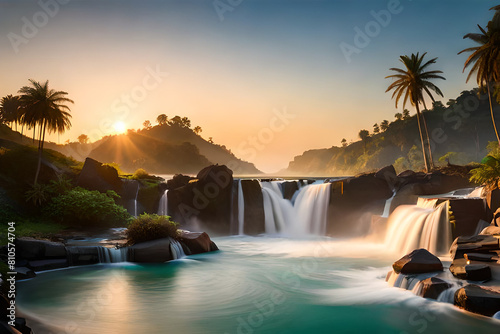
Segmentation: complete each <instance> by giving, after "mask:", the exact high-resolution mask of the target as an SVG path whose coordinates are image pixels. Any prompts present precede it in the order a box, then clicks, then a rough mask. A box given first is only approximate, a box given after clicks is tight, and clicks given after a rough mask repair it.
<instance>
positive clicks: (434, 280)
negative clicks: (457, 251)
mask: <svg viewBox="0 0 500 334" xmlns="http://www.w3.org/2000/svg"><path fill="white" fill-rule="evenodd" d="M420 284H421V285H422V290H421V291H420V296H421V297H424V298H430V299H438V297H439V295H440V294H441V292H443V291H445V290H448V289H449V288H451V284H450V283H448V282H446V281H444V280H442V279H440V278H438V277H429V278H426V279H424V280H423V281H421V282H420Z"/></svg>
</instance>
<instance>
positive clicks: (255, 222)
mask: <svg viewBox="0 0 500 334" xmlns="http://www.w3.org/2000/svg"><path fill="white" fill-rule="evenodd" d="M241 187H242V189H243V198H244V199H245V212H244V221H245V224H244V231H243V232H244V233H245V234H247V235H257V234H260V233H264V232H265V231H266V228H265V216H264V199H263V197H262V189H261V187H260V183H259V181H257V180H242V181H241Z"/></svg>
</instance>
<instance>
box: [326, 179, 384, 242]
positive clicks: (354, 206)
mask: <svg viewBox="0 0 500 334" xmlns="http://www.w3.org/2000/svg"><path fill="white" fill-rule="evenodd" d="M330 189H331V193H330V204H329V207H328V216H327V217H328V218H327V219H328V221H327V227H326V232H327V234H328V235H331V236H334V237H354V236H356V237H359V236H363V235H366V234H367V233H368V231H369V229H370V225H371V219H372V215H381V214H382V213H383V210H384V206H385V202H386V200H387V199H388V198H390V197H391V196H392V190H391V187H390V186H389V184H388V183H387V181H385V180H383V179H381V178H378V177H375V176H374V175H362V176H358V177H353V178H348V179H344V180H339V181H334V182H333V183H332V184H331V188H330Z"/></svg>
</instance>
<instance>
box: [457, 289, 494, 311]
mask: <svg viewBox="0 0 500 334" xmlns="http://www.w3.org/2000/svg"><path fill="white" fill-rule="evenodd" d="M455 305H457V306H459V307H461V308H463V309H465V310H467V311H470V312H474V313H478V314H482V315H485V316H488V317H491V316H493V315H494V314H495V313H497V312H499V311H500V291H499V290H493V289H491V288H485V287H480V286H478V285H473V284H470V285H466V286H465V287H463V288H461V289H459V290H457V292H455Z"/></svg>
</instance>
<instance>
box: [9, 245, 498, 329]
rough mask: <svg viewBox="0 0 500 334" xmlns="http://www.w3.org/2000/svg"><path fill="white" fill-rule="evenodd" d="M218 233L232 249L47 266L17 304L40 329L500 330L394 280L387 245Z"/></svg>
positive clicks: (22, 286) (22, 285)
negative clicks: (153, 260) (145, 260)
mask: <svg viewBox="0 0 500 334" xmlns="http://www.w3.org/2000/svg"><path fill="white" fill-rule="evenodd" d="M214 241H215V242H216V243H217V245H218V246H219V247H220V249H221V250H222V251H220V252H215V253H207V254H202V255H196V256H189V257H187V258H185V259H182V260H176V261H172V262H169V263H165V264H156V265H135V264H127V263H122V264H101V265H96V266H88V267H78V268H70V269H67V270H62V271H53V272H45V273H41V274H39V276H38V277H37V278H36V279H34V280H28V281H23V282H19V283H18V291H19V294H18V297H17V303H18V306H19V308H20V310H21V311H22V312H23V313H25V314H27V315H29V316H31V317H34V318H37V319H39V320H40V321H41V322H42V323H43V326H44V329H43V331H40V330H39V331H38V332H37V333H50V330H52V331H53V332H54V333H66V332H68V333H73V332H74V333H89V334H91V333H123V334H129V333H130V334H132V333H332V332H335V333H364V332H366V333H498V331H499V330H500V322H499V321H495V320H491V319H488V318H484V317H479V316H475V315H471V314H468V313H465V312H462V311H460V310H458V309H457V308H455V307H453V306H452V305H449V304H445V303H437V302H434V301H430V300H426V299H423V298H420V297H416V296H414V295H413V294H412V293H411V292H409V291H404V290H400V289H396V288H391V287H389V286H388V285H387V283H386V282H385V276H386V274H387V272H388V271H389V270H390V265H391V264H392V262H393V261H394V257H395V255H394V254H393V253H390V252H389V251H387V250H386V249H385V247H384V246H383V245H381V244H373V243H368V242H367V241H364V240H357V241H355V240H335V239H331V238H327V237H308V238H304V239H288V238H276V237H266V236H263V237H247V236H234V237H224V238H214ZM34 327H35V330H36V329H37V328H40V327H39V326H34ZM71 328H73V329H76V331H71V330H70V329H71ZM78 329H79V330H80V331H78Z"/></svg>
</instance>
